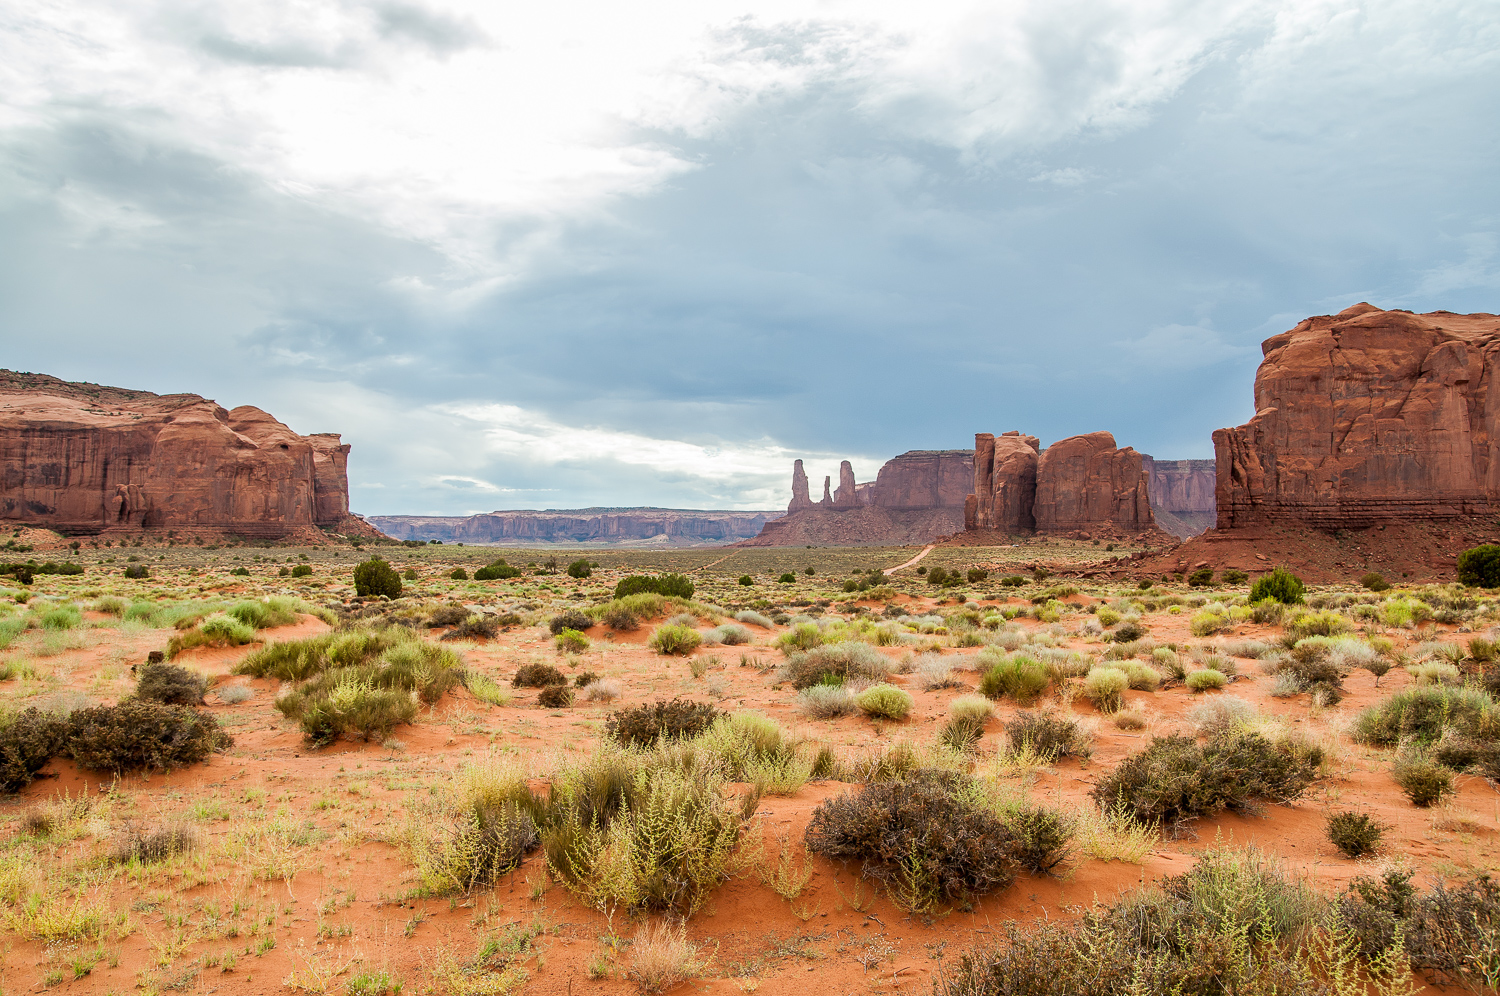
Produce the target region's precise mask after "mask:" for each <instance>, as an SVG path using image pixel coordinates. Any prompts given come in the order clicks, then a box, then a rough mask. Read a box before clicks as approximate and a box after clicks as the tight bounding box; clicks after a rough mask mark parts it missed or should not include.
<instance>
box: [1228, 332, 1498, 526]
mask: <svg viewBox="0 0 1500 996" xmlns="http://www.w3.org/2000/svg"><path fill="white" fill-rule="evenodd" d="M1261 348H1262V352H1263V353H1264V356H1265V358H1264V360H1263V361H1262V363H1261V365H1260V369H1259V371H1258V372H1257V373H1256V376H1255V409H1256V414H1255V417H1254V418H1252V419H1251V420H1250V421H1249V422H1248V423H1247V424H1245V425H1242V426H1238V427H1236V428H1232V429H1220V430H1218V431H1217V432H1215V433H1214V452H1215V456H1216V461H1217V512H1218V528H1219V529H1220V530H1228V529H1238V528H1242V527H1246V526H1253V525H1257V524H1264V523H1274V522H1296V523H1301V524H1307V525H1313V526H1318V527H1320V528H1325V529H1332V528H1342V529H1350V528H1362V527H1366V526H1369V525H1371V524H1374V523H1394V522H1413V521H1440V520H1446V519H1459V518H1462V517H1465V516H1470V515H1474V514H1481V513H1489V512H1492V511H1493V509H1494V507H1495V505H1496V504H1497V503H1500V316H1496V315H1491V314H1473V315H1457V314H1453V313H1451V312H1446V311H1437V312H1432V313H1430V314H1425V315H1414V314H1411V313H1409V312H1405V311H1382V310H1380V309H1379V308H1376V307H1374V306H1372V305H1369V304H1357V305H1355V306H1354V307H1351V308H1347V309H1345V310H1344V311H1341V312H1339V313H1338V314H1337V315H1323V316H1318V317H1315V318H1309V319H1307V320H1306V321H1304V322H1302V323H1301V324H1299V325H1298V326H1297V327H1296V328H1294V329H1291V330H1290V331H1288V332H1283V333H1282V334H1280V335H1276V336H1272V337H1271V338H1269V339H1267V340H1266V341H1265V343H1263V344H1262V347H1261Z"/></svg>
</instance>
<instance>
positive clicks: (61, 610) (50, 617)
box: [41, 603, 83, 630]
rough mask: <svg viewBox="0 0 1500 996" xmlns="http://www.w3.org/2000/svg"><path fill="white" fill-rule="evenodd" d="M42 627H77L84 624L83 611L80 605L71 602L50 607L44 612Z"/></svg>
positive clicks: (57, 628) (56, 628)
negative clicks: (79, 609) (79, 607)
mask: <svg viewBox="0 0 1500 996" xmlns="http://www.w3.org/2000/svg"><path fill="white" fill-rule="evenodd" d="M41 622H42V628H43V629H50V630H64V629H76V628H77V627H79V626H82V625H83V613H82V612H80V611H78V606H76V605H73V604H72V603H69V604H67V605H59V606H58V607H57V608H55V609H48V610H47V611H46V612H43V613H42V620H41Z"/></svg>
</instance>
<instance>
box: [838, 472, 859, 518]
mask: <svg viewBox="0 0 1500 996" xmlns="http://www.w3.org/2000/svg"><path fill="white" fill-rule="evenodd" d="M856 487H857V485H856V484H855V483H854V467H853V466H852V465H851V464H850V463H849V461H848V460H845V461H843V462H841V463H840V464H839V489H838V490H837V491H835V492H834V493H833V504H834V507H835V508H854V507H855V506H857V505H858V504H859V496H858V495H857V494H855V488H856Z"/></svg>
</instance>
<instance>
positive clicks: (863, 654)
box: [777, 641, 895, 689]
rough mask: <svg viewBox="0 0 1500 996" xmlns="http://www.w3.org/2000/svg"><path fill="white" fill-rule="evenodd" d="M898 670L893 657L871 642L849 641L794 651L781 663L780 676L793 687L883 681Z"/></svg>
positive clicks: (779, 677) (778, 675)
mask: <svg viewBox="0 0 1500 996" xmlns="http://www.w3.org/2000/svg"><path fill="white" fill-rule="evenodd" d="M894 670H895V666H894V665H893V664H892V662H891V660H890V658H888V657H886V656H885V655H884V654H882V653H881V652H880V651H878V650H876V649H875V648H874V647H872V646H870V645H869V644H868V643H857V642H854V641H846V642H843V643H830V644H828V645H826V646H821V647H816V648H814V649H812V650H809V651H807V652H806V653H800V654H792V655H791V656H790V657H788V658H787V660H786V663H784V664H782V665H781V668H780V669H779V670H778V672H777V678H778V679H779V680H781V681H788V682H791V685H792V687H793V688H797V689H803V688H809V687H811V686H813V685H821V684H832V683H837V682H842V681H844V680H848V679H866V680H869V681H880V680H883V679H885V678H887V677H889V676H890V674H891V673H892V672H893V671H894Z"/></svg>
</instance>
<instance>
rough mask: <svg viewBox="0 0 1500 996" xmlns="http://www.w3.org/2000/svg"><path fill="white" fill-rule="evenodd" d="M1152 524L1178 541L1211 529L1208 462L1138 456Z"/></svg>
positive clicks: (1213, 483) (1213, 481) (1212, 480)
mask: <svg viewBox="0 0 1500 996" xmlns="http://www.w3.org/2000/svg"><path fill="white" fill-rule="evenodd" d="M1141 459H1142V460H1144V461H1145V464H1146V477H1147V479H1148V480H1149V482H1150V488H1151V513H1152V515H1153V516H1154V517H1155V518H1156V524H1157V525H1158V526H1160V527H1161V528H1163V529H1165V530H1166V531H1167V532H1169V533H1171V534H1173V535H1174V536H1177V537H1178V538H1180V539H1186V538H1187V537H1189V536H1196V535H1198V534H1199V533H1201V532H1203V530H1205V529H1211V528H1213V525H1214V521H1215V516H1214V511H1215V504H1214V503H1215V489H1216V487H1217V476H1216V472H1215V469H1214V461H1212V460H1155V459H1153V458H1151V457H1150V456H1148V455H1146V454H1142V455H1141Z"/></svg>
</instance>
